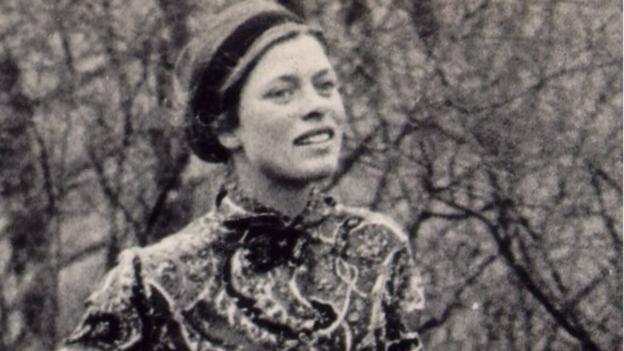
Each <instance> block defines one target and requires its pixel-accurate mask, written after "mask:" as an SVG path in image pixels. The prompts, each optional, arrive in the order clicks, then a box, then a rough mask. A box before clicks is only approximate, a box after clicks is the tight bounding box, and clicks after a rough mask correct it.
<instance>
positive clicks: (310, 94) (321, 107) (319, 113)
mask: <svg viewBox="0 0 624 351" xmlns="http://www.w3.org/2000/svg"><path fill="white" fill-rule="evenodd" d="M303 103H304V106H303V107H304V109H305V113H304V114H303V119H304V120H305V121H307V120H321V119H323V118H324V117H325V116H326V115H327V114H328V113H329V111H331V103H330V99H329V98H328V97H326V96H323V95H321V94H320V93H319V92H318V91H317V90H316V89H315V88H314V87H313V86H312V87H309V88H308V89H306V93H305V99H304V101H303Z"/></svg>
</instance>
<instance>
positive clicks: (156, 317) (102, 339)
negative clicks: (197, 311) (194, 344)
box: [64, 250, 188, 351]
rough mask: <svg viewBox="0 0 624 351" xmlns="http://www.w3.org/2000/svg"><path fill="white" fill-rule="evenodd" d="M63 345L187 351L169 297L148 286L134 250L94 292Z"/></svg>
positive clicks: (121, 259) (90, 347)
mask: <svg viewBox="0 0 624 351" xmlns="http://www.w3.org/2000/svg"><path fill="white" fill-rule="evenodd" d="M156 343H158V344H156ZM64 344H65V345H64V346H65V347H66V349H68V350H74V349H78V350H93V349H95V350H107V351H108V350H146V351H148V350H156V349H158V350H186V349H188V347H186V346H185V344H184V343H183V342H182V335H181V330H180V326H179V325H176V323H174V319H173V318H172V306H171V305H170V303H169V301H168V299H167V298H166V297H165V295H164V293H163V292H162V291H160V289H155V288H154V287H151V286H150V285H148V284H145V283H144V281H143V277H142V268H141V260H140V259H139V256H138V255H137V254H136V253H134V252H132V251H130V250H127V251H124V252H123V253H122V254H121V255H120V259H119V264H118V265H117V266H116V267H115V268H114V269H113V270H111V271H110V272H109V273H108V274H107V275H106V277H105V279H104V282H103V283H102V285H101V287H100V288H99V289H97V290H96V291H95V292H94V293H92V294H91V296H90V297H89V299H88V300H87V309H86V312H85V314H84V315H83V317H82V320H81V321H80V322H79V324H78V326H77V327H76V328H75V330H74V331H73V333H72V334H71V335H70V336H69V337H68V338H67V339H65V342H64Z"/></svg>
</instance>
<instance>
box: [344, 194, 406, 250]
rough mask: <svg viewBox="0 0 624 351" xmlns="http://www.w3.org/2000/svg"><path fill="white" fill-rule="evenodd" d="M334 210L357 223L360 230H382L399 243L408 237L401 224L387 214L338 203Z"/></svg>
mask: <svg viewBox="0 0 624 351" xmlns="http://www.w3.org/2000/svg"><path fill="white" fill-rule="evenodd" d="M335 208H336V211H337V213H338V214H339V215H341V216H344V217H346V218H347V220H349V219H351V220H352V221H357V222H358V226H359V227H360V229H364V228H365V227H374V228H377V229H383V232H384V233H386V234H388V235H391V236H392V237H393V238H394V239H396V240H397V241H399V242H403V243H405V242H407V241H408V236H407V234H406V233H405V230H404V229H403V227H402V226H401V224H399V223H398V222H397V221H396V220H395V219H394V218H392V217H391V216H389V215H387V214H384V213H381V212H376V211H372V210H370V209H368V208H366V207H356V206H347V205H343V204H340V203H338V204H336V205H335Z"/></svg>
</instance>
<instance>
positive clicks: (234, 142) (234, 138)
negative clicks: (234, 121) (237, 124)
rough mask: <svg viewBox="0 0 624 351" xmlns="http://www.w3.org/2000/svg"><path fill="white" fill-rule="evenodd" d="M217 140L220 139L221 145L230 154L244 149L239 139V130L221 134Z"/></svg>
mask: <svg viewBox="0 0 624 351" xmlns="http://www.w3.org/2000/svg"><path fill="white" fill-rule="evenodd" d="M217 138H218V139H219V143H220V144H221V145H223V147H225V148H226V149H228V150H229V151H230V152H232V151H236V150H238V149H240V148H241V147H242V143H241V141H240V138H239V137H238V129H233V130H229V131H227V132H221V133H219V135H218V136H217Z"/></svg>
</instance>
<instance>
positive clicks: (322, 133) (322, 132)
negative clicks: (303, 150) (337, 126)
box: [294, 128, 334, 146]
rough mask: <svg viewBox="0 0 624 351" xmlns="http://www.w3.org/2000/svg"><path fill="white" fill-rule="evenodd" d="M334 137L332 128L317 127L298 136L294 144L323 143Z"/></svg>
mask: <svg viewBox="0 0 624 351" xmlns="http://www.w3.org/2000/svg"><path fill="white" fill-rule="evenodd" d="M333 138H334V131H333V130H332V129H331V128H323V129H315V130H312V131H309V132H307V133H304V134H302V135H300V136H298V137H297V138H296V139H295V141H294V144H295V145H297V146H304V145H314V144H322V143H326V142H328V141H330V140H332V139H333Z"/></svg>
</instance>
